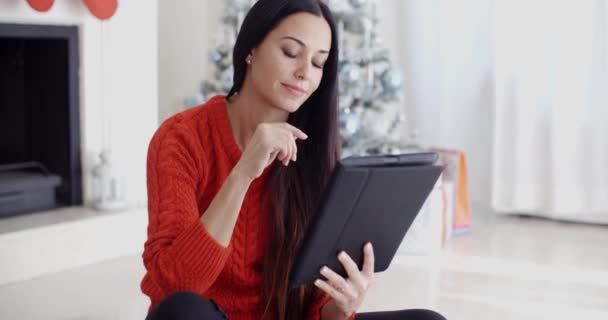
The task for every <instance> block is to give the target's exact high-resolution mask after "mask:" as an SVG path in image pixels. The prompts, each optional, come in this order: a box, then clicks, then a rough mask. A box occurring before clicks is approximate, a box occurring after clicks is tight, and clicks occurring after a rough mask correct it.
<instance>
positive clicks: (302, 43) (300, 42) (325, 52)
mask: <svg viewBox="0 0 608 320" xmlns="http://www.w3.org/2000/svg"><path fill="white" fill-rule="evenodd" d="M284 39H289V40H293V41H295V42H297V43H299V44H300V45H301V46H302V47H304V48H306V44H305V43H304V42H303V41H302V40H300V39H298V38H294V37H290V36H286V37H283V38H281V40H284ZM319 53H324V54H328V53H329V50H319Z"/></svg>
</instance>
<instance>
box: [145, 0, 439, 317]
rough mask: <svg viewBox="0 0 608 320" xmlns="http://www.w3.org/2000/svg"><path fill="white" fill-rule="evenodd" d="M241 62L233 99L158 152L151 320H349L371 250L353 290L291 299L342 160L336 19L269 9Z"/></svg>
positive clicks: (295, 0) (253, 18) (184, 127)
mask: <svg viewBox="0 0 608 320" xmlns="http://www.w3.org/2000/svg"><path fill="white" fill-rule="evenodd" d="M233 56H234V86H233V88H232V89H231V90H230V92H229V93H228V95H227V96H226V97H222V96H216V97H213V98H212V99H210V100H209V101H208V102H207V103H205V104H204V105H201V106H198V107H195V108H192V109H190V110H187V111H185V112H182V113H180V114H177V115H175V116H173V117H172V118H170V119H169V120H167V121H165V122H164V123H163V124H162V125H161V127H160V128H159V129H158V131H157V133H156V134H155V135H154V137H153V139H152V142H151V143H150V147H149V154H148V163H147V166H148V195H149V226H148V240H147V241H146V244H145V250H144V254H143V259H144V264H145V266H146V269H147V273H146V275H145V277H144V279H143V280H142V283H141V288H142V291H143V292H144V293H145V294H146V295H148V296H149V297H150V299H151V306H150V312H149V314H148V318H147V319H150V320H158V319H223V318H225V317H226V315H227V316H229V317H230V319H324V320H328V319H347V318H349V317H350V318H352V317H353V316H354V313H355V311H356V310H357V309H358V308H359V306H360V305H361V303H362V301H363V297H364V296H365V293H366V291H367V288H369V286H370V284H371V283H372V282H373V275H374V274H373V273H374V270H373V266H374V261H373V249H372V247H371V244H368V245H366V246H365V248H364V257H365V261H364V267H363V269H362V270H359V269H358V267H357V265H356V264H355V263H354V262H353V261H352V259H350V258H349V257H348V255H346V254H340V255H339V259H340V261H341V262H342V264H343V265H344V267H345V269H346V270H347V271H348V278H347V279H344V278H342V277H341V276H339V275H338V274H336V273H335V272H333V271H332V270H329V269H327V268H324V269H323V270H322V274H323V275H324V276H325V279H324V280H323V279H319V280H317V281H316V282H315V283H314V285H309V286H303V287H301V288H298V289H295V290H288V287H287V281H288V274H289V271H290V267H291V265H292V263H293V258H294V257H293V252H294V251H296V250H297V248H298V246H299V245H300V243H301V241H302V238H303V236H304V231H305V230H306V227H307V225H308V223H309V221H310V218H311V215H312V214H313V211H314V208H315V206H316V204H317V202H318V201H319V199H320V196H321V191H322V190H323V187H324V186H325V184H326V183H327V181H328V178H329V176H330V174H331V172H332V169H333V167H334V165H335V163H336V161H337V159H338V156H339V149H338V146H339V137H338V131H337V127H336V126H337V119H336V113H337V87H336V80H337V79H336V78H337V65H338V47H337V38H336V28H335V25H334V22H333V18H332V16H331V13H330V11H329V9H328V8H327V7H326V5H324V4H323V3H321V2H319V1H318V0H291V1H289V0H260V1H258V2H257V3H256V4H255V5H254V6H253V8H252V9H251V11H250V12H249V14H248V15H247V17H246V18H245V20H244V22H243V25H242V27H241V30H240V33H239V35H238V38H237V41H236V44H235V48H234V55H233ZM367 316H371V318H370V319H385V317H383V315H367ZM384 316H386V319H389V318H390V317H391V316H393V317H398V318H394V319H442V318H441V317H440V316H439V315H437V314H435V313H433V312H430V311H424V310H411V311H402V312H399V313H391V314H388V313H386V314H384ZM358 317H359V316H358ZM365 317H366V315H361V316H360V318H362V319H365ZM379 317H380V318H379Z"/></svg>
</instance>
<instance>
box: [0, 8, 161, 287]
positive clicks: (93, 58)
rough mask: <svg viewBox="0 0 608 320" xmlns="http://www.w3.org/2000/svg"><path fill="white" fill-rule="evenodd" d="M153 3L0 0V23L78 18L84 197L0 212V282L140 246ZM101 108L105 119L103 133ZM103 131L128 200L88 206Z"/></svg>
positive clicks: (153, 68) (151, 121)
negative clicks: (102, 208) (100, 12)
mask: <svg viewBox="0 0 608 320" xmlns="http://www.w3.org/2000/svg"><path fill="white" fill-rule="evenodd" d="M157 11H158V2H157V0H129V1H120V2H119V7H118V10H117V12H116V14H115V15H114V16H113V17H112V18H111V19H110V20H107V21H105V22H101V21H100V20H98V19H96V18H95V17H94V16H93V15H92V14H91V13H90V12H89V11H88V9H87V8H86V6H85V5H84V3H83V2H82V1H81V0H69V1H67V0H65V1H55V3H54V5H53V7H52V8H51V10H49V11H48V12H45V13H41V12H37V11H35V10H34V9H32V8H31V7H30V6H29V5H28V4H27V1H25V0H10V1H0V23H18V24H38V25H69V26H77V27H78V30H79V41H80V93H79V94H80V117H81V119H80V131H81V132H80V134H81V152H82V154H81V159H82V170H83V172H82V174H83V181H82V185H83V199H84V202H85V203H84V206H83V207H74V208H68V209H60V210H53V211H50V212H45V213H37V214H33V215H30V216H23V217H17V218H10V219H0V261H2V263H0V284H4V283H9V282H15V281H21V280H26V279H29V278H32V277H35V276H39V275H43V274H45V273H49V272H57V271H61V270H65V269H70V268H74V267H78V266H82V265H85V264H90V263H95V262H99V261H102V260H106V259H112V258H116V257H119V256H122V255H126V254H133V253H136V252H138V251H141V250H142V249H143V241H144V240H145V227H146V223H147V214H146V210H145V205H146V177H145V170H146V154H147V148H148V143H149V141H150V139H151V137H152V135H153V134H154V132H155V130H156V128H157V127H158V88H157V87H158V85H157V83H158V61H157V60H158V48H157V46H158V41H157V34H158V31H157V29H158V17H157V16H158V12H157ZM102 65H103V69H102ZM102 106H105V108H102ZM104 110H105V112H104ZM104 114H105V115H106V119H107V121H108V127H109V130H107V131H106V132H107V135H105V139H104V135H103V134H102V118H103V115H104ZM104 141H107V142H109V145H110V147H111V149H112V153H113V156H114V161H115V165H117V166H118V169H119V170H120V172H122V173H124V176H123V178H124V182H125V184H126V190H125V191H126V201H127V203H128V205H129V208H131V209H128V210H125V211H123V212H118V213H102V212H97V211H93V210H91V209H89V208H90V204H91V202H92V201H91V199H92V194H91V189H92V188H91V185H92V180H91V168H92V167H93V166H94V165H95V164H96V163H97V161H98V158H97V157H98V154H99V152H100V151H101V150H102V149H103V147H104ZM7 261H10V263H8V262H7Z"/></svg>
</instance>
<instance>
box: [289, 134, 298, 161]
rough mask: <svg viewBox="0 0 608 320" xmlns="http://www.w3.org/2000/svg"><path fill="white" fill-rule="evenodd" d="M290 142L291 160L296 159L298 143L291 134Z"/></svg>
mask: <svg viewBox="0 0 608 320" xmlns="http://www.w3.org/2000/svg"><path fill="white" fill-rule="evenodd" d="M291 144H292V145H293V161H298V145H297V144H296V138H295V137H294V136H293V135H292V136H291Z"/></svg>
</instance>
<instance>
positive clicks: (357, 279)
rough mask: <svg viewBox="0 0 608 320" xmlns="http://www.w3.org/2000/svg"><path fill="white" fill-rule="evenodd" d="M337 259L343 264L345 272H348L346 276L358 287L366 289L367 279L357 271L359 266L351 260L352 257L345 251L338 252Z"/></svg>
mask: <svg viewBox="0 0 608 320" xmlns="http://www.w3.org/2000/svg"><path fill="white" fill-rule="evenodd" d="M338 260H340V262H341V263H342V265H343V266H344V269H345V270H346V273H348V278H349V279H350V280H351V281H352V282H354V283H355V284H356V285H357V287H358V288H360V289H366V288H367V281H366V280H365V278H364V277H363V275H362V274H361V272H360V271H359V266H358V265H357V264H356V263H355V261H353V259H352V258H351V257H350V256H349V255H348V253H346V252H345V251H342V252H340V254H338Z"/></svg>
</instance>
